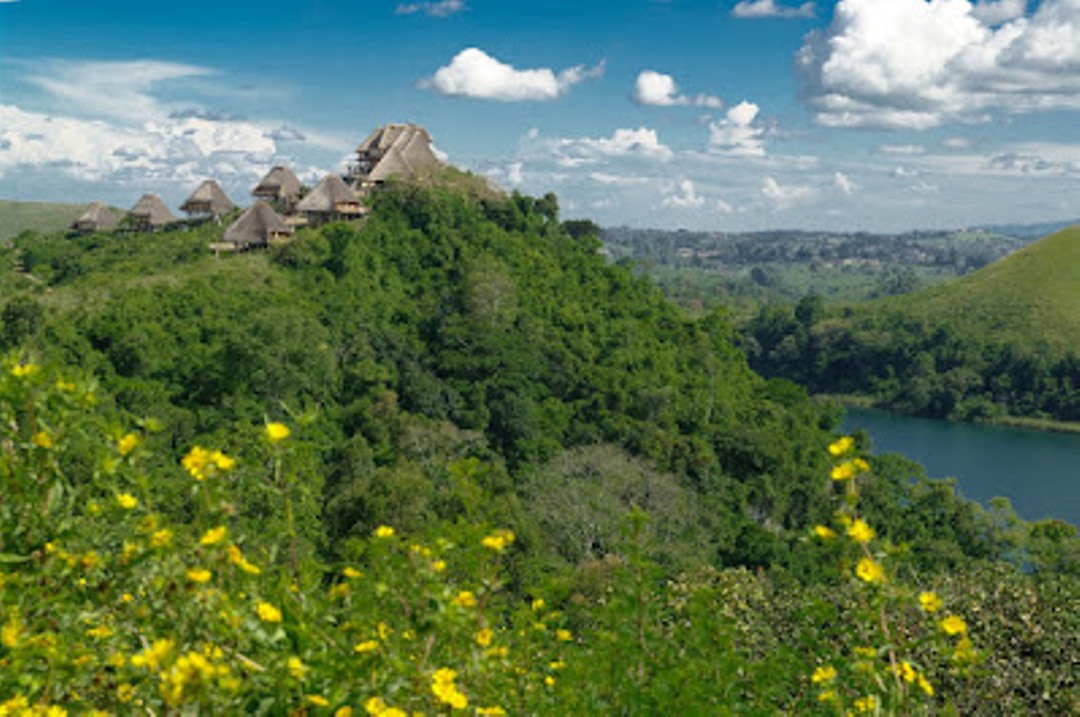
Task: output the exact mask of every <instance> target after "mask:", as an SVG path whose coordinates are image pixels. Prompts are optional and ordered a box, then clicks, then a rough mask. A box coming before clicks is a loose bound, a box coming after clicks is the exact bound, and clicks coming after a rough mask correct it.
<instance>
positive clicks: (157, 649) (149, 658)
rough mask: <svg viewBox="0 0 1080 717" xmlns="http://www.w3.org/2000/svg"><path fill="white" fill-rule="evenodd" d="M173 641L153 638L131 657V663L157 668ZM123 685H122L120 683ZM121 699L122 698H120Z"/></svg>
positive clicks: (170, 649)
mask: <svg viewBox="0 0 1080 717" xmlns="http://www.w3.org/2000/svg"><path fill="white" fill-rule="evenodd" d="M173 645H174V643H173V641H172V640H170V639H168V638H163V639H160V640H154V642H153V644H152V645H150V646H149V647H147V648H146V649H145V650H143V651H142V652H140V653H139V654H138V655H133V656H132V657H131V664H132V665H133V666H135V667H145V668H147V669H148V670H157V669H158V668H159V667H161V663H162V662H163V661H164V660H165V658H166V657H167V656H168V654H169V653H170V652H172V649H173ZM121 687H123V685H121ZM121 701H123V699H121Z"/></svg>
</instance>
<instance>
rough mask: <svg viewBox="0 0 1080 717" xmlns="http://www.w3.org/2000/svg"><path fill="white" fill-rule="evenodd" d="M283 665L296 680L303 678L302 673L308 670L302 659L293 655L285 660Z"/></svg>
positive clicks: (304, 673)
mask: <svg viewBox="0 0 1080 717" xmlns="http://www.w3.org/2000/svg"><path fill="white" fill-rule="evenodd" d="M285 666H286V667H288V668H289V674H290V675H292V676H293V677H295V678H296V679H298V680H302V679H304V675H306V674H307V672H308V667H307V665H305V664H304V661H303V660H301V659H300V658H299V657H297V656H295V655H293V656H292V657H290V658H289V659H288V660H286V661H285Z"/></svg>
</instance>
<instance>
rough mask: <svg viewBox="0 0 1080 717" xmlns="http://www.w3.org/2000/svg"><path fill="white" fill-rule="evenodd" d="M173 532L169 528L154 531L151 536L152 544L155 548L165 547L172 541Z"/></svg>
mask: <svg viewBox="0 0 1080 717" xmlns="http://www.w3.org/2000/svg"><path fill="white" fill-rule="evenodd" d="M172 538H173V533H172V531H171V530H169V529H168V528H162V529H161V530H156V531H154V533H153V534H151V536H150V545H152V546H153V547H155V548H164V547H167V546H168V545H169V544H170V543H172Z"/></svg>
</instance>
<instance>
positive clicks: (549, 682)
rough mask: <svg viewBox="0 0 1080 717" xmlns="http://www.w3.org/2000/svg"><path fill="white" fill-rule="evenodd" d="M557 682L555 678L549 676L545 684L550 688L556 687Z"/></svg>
mask: <svg viewBox="0 0 1080 717" xmlns="http://www.w3.org/2000/svg"><path fill="white" fill-rule="evenodd" d="M555 682H556V680H555V678H554V677H552V676H551V675H548V676H547V677H545V678H544V684H545V685H547V686H548V687H554V686H555Z"/></svg>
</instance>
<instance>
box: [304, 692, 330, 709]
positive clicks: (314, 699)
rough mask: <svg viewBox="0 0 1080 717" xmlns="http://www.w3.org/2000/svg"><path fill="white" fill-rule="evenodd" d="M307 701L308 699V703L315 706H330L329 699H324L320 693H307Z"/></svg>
mask: <svg viewBox="0 0 1080 717" xmlns="http://www.w3.org/2000/svg"><path fill="white" fill-rule="evenodd" d="M307 701H308V703H310V704H313V705H315V706H316V707H329V706H330V700H328V699H326V698H325V697H323V696H322V695H308V696H307Z"/></svg>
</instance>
